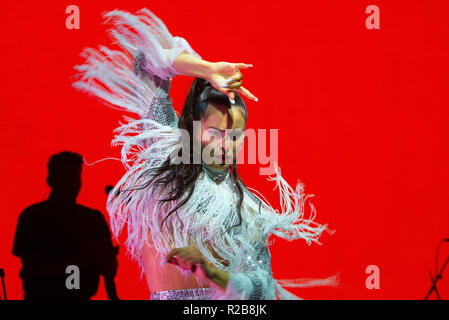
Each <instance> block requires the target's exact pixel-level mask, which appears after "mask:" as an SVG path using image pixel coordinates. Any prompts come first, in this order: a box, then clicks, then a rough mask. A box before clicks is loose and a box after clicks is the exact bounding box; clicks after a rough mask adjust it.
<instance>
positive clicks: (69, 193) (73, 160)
mask: <svg viewBox="0 0 449 320" xmlns="http://www.w3.org/2000/svg"><path fill="white" fill-rule="evenodd" d="M82 165H83V157H82V156H81V155H80V154H78V153H74V152H70V151H63V152H60V153H58V154H54V155H52V156H51V157H50V160H49V161H48V177H47V183H48V185H49V186H50V188H51V189H52V193H53V194H54V195H55V196H56V197H58V198H59V199H61V200H67V201H75V200H76V197H77V196H78V193H79V191H80V189H81V168H82Z"/></svg>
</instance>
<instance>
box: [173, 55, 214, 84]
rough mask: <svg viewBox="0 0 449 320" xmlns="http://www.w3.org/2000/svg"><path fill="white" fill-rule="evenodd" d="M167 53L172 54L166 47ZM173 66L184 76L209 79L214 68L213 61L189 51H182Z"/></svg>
mask: <svg viewBox="0 0 449 320" xmlns="http://www.w3.org/2000/svg"><path fill="white" fill-rule="evenodd" d="M165 54H166V55H167V59H168V56H169V54H170V49H165ZM173 68H174V69H175V70H176V71H177V72H178V73H180V74H182V75H184V76H191V77H198V78H203V79H207V78H208V77H209V76H210V75H211V73H212V69H213V63H212V62H208V61H205V60H203V59H200V58H197V57H195V56H192V55H190V54H188V53H181V54H180V55H179V56H178V57H177V58H176V59H175V61H174V62H173Z"/></svg>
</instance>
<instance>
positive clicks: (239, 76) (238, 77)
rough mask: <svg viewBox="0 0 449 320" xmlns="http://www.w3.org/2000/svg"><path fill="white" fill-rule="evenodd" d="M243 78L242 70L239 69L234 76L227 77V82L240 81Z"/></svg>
mask: <svg viewBox="0 0 449 320" xmlns="http://www.w3.org/2000/svg"><path fill="white" fill-rule="evenodd" d="M242 78H243V75H242V73H241V72H240V70H238V69H237V71H236V72H235V73H234V74H233V75H232V76H230V77H228V78H227V79H226V83H227V84H229V83H231V82H233V81H240V80H241V79H242Z"/></svg>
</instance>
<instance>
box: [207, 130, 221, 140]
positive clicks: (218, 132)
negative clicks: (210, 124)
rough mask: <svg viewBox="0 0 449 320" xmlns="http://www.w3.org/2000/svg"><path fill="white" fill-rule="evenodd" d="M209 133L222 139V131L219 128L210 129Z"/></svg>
mask: <svg viewBox="0 0 449 320" xmlns="http://www.w3.org/2000/svg"><path fill="white" fill-rule="evenodd" d="M207 133H208V134H210V135H211V136H213V137H214V138H216V139H221V131H219V130H216V129H209V130H207Z"/></svg>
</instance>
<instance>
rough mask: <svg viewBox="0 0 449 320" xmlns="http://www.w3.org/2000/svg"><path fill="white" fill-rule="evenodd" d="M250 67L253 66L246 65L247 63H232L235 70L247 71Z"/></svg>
mask: <svg viewBox="0 0 449 320" xmlns="http://www.w3.org/2000/svg"><path fill="white" fill-rule="evenodd" d="M252 66H253V65H252V64H247V63H234V67H235V68H242V69H248V68H251V67H252Z"/></svg>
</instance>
